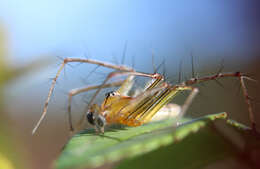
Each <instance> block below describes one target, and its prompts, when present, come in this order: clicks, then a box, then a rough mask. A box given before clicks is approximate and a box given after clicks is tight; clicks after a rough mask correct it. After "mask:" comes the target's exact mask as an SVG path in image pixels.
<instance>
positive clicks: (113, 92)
mask: <svg viewBox="0 0 260 169" xmlns="http://www.w3.org/2000/svg"><path fill="white" fill-rule="evenodd" d="M116 95H118V93H117V92H115V91H111V92H108V93H106V94H105V96H106V98H108V97H111V96H116Z"/></svg>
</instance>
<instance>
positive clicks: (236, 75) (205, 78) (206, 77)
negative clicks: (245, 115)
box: [181, 72, 256, 131]
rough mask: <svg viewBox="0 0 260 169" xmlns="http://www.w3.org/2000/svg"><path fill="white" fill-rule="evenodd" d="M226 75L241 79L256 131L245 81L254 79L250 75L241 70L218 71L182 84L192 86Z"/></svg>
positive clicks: (254, 127) (251, 120) (250, 117)
mask: <svg viewBox="0 0 260 169" xmlns="http://www.w3.org/2000/svg"><path fill="white" fill-rule="evenodd" d="M225 77H235V78H238V79H239V81H240V84H241V87H242V91H243V95H244V99H245V102H246V104H247V106H248V112H249V120H250V122H251V127H252V130H253V131H256V122H255V117H254V113H253V109H252V104H251V101H250V97H249V95H248V91H247V88H246V85H245V81H244V79H248V80H252V79H251V78H250V77H249V76H247V75H245V74H243V73H241V72H231V73H217V74H215V75H211V76H205V77H200V78H192V79H190V80H187V81H184V82H182V83H181V84H182V85H188V86H191V85H194V84H198V83H203V82H206V81H211V80H217V79H221V78H225Z"/></svg>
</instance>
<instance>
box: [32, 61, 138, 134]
mask: <svg viewBox="0 0 260 169" xmlns="http://www.w3.org/2000/svg"><path fill="white" fill-rule="evenodd" d="M72 62H77V63H89V64H95V65H99V66H103V67H107V68H111V69H115V70H118V71H128V72H134V69H132V68H130V67H127V66H124V65H115V64H111V63H107V62H101V61H97V60H93V59H82V58H65V59H64V60H63V63H62V64H61V65H60V67H59V69H58V71H57V73H56V75H55V77H54V78H53V80H52V84H51V87H50V89H49V92H48V96H47V98H46V101H45V104H44V108H43V111H42V115H41V117H40V119H39V121H38V122H37V123H36V125H35V127H34V128H33V130H32V134H34V133H35V132H36V130H37V129H38V128H39V126H40V124H41V122H42V120H43V119H44V117H45V116H46V113H47V109H48V104H49V101H50V99H51V95H52V93H53V90H54V87H55V84H56V82H57V79H58V77H59V76H60V73H61V72H62V70H63V69H64V67H65V65H66V64H67V63H72Z"/></svg>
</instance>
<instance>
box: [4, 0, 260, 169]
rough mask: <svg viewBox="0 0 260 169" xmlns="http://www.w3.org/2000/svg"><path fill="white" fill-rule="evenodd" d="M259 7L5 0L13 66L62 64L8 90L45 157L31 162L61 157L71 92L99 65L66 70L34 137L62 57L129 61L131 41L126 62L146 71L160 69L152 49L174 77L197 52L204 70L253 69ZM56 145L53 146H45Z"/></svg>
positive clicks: (238, 1) (19, 122) (239, 0)
mask: <svg viewBox="0 0 260 169" xmlns="http://www.w3.org/2000/svg"><path fill="white" fill-rule="evenodd" d="M258 6H259V5H258V2H257V1H243V0H230V1H224V0H218V1H216V0H215V1H208V0H200V1H188V0H183V1H173V0H165V1H159V0H143V1H138V0H131V1H120V0H110V1H107V0H98V1H90V0H76V1H62V0H56V1H50V0H44V1H42V0H41V1H33V0H9V1H4V0H1V1H0V24H1V26H2V27H3V29H4V30H5V32H6V36H7V40H8V41H7V46H8V49H7V52H8V53H7V55H6V56H5V57H6V58H7V59H8V61H9V65H10V66H13V67H19V66H22V65H26V64H29V63H31V62H32V61H34V60H37V59H39V58H42V57H46V58H50V59H51V60H52V63H54V64H50V65H49V66H48V67H47V68H46V69H39V70H38V71H34V73H30V74H28V75H27V76H24V77H22V78H19V79H18V80H15V81H12V82H11V83H10V85H9V86H8V87H7V89H6V91H5V92H6V99H7V101H8V107H7V110H8V112H9V114H10V116H11V119H13V121H14V124H13V125H14V128H19V129H18V133H19V134H20V136H22V138H23V142H24V145H26V146H27V147H28V151H29V153H28V154H29V155H28V156H29V157H28V158H31V157H33V156H34V155H33V154H35V153H37V154H42V155H41V156H39V157H35V156H34V157H33V158H35V160H34V162H33V164H31V165H32V166H34V167H35V166H38V167H39V164H41V165H42V168H46V166H49V164H50V161H51V160H52V159H53V158H54V157H55V156H56V155H57V154H58V152H59V150H60V148H61V147H62V145H63V144H64V140H66V137H67V134H68V131H67V124H65V123H66V122H67V121H66V115H65V113H63V112H65V110H63V109H64V107H65V106H64V105H65V103H66V99H67V98H66V97H65V96H66V94H65V93H66V92H68V91H69V89H71V88H75V87H80V86H82V85H84V82H82V77H83V78H84V75H85V76H86V75H87V74H88V72H90V71H91V70H92V69H93V67H91V66H83V65H80V66H75V69H74V67H72V68H71V67H68V68H67V69H66V75H65V77H64V76H62V77H61V79H60V81H59V82H58V85H57V86H58V87H57V90H56V93H55V94H54V97H53V99H52V101H51V105H50V110H49V112H48V115H47V120H45V121H44V123H43V124H42V126H41V127H40V130H39V133H38V135H36V136H34V137H31V136H30V133H31V129H32V127H33V125H34V124H35V123H36V121H37V119H38V118H39V116H40V112H41V109H42V107H43V104H44V99H45V98H46V96H47V91H48V88H49V86H50V80H49V78H51V77H53V76H54V73H55V72H56V71H57V67H58V65H59V63H60V62H61V61H60V59H59V58H58V57H57V56H60V57H64V58H65V57H87V58H92V59H97V60H102V61H109V62H113V63H121V60H122V55H123V54H122V53H123V51H124V46H125V44H127V50H126V60H125V62H124V63H125V64H127V65H134V67H135V68H136V69H137V70H140V71H143V72H152V71H153V69H152V67H153V66H152V54H154V60H155V63H156V65H159V64H160V63H161V62H163V60H165V62H166V65H165V67H166V70H167V72H166V73H168V74H170V75H177V74H178V69H179V63H180V62H181V60H182V61H183V63H184V67H186V68H187V69H185V68H184V70H187V71H190V67H191V66H190V55H191V53H192V54H193V55H194V58H195V61H194V64H195V67H196V68H197V71H199V70H198V69H203V68H204V67H206V68H211V70H215V71H217V70H218V68H219V67H220V62H221V60H223V59H224V67H225V70H228V71H239V70H246V71H247V67H248V65H250V64H251V63H252V62H254V61H255V60H256V59H258V58H259V53H260V52H259V47H258V45H259V44H260V38H259V37H260V33H259V28H260V27H259V19H260V17H259V12H258V9H259V8H258ZM185 65H186V66H185ZM78 67H79V69H76V68H78ZM213 72H214V71H213ZM206 73H207V72H206ZM187 74H189V72H188V73H187ZM102 77H104V76H102ZM102 77H101V78H102ZM101 78H100V79H101ZM64 79H65V80H66V81H64ZM88 82H91V81H88ZM79 104H80V103H79ZM57 105H59V106H57ZM61 110H62V111H61ZM245 117H247V116H245ZM53 119H56V120H53ZM57 121H60V124H59V125H58V124H57ZM54 142H55V143H54ZM49 146H52V147H53V151H51V152H50V151H47V150H46V149H45V148H44V147H46V148H47V147H49Z"/></svg>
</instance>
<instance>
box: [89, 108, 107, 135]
mask: <svg viewBox="0 0 260 169" xmlns="http://www.w3.org/2000/svg"><path fill="white" fill-rule="evenodd" d="M86 118H87V121H88V122H89V124H91V125H93V126H95V128H96V130H97V132H99V133H104V128H105V125H106V119H105V117H104V116H102V115H100V114H99V115H95V114H94V113H93V112H92V111H89V112H87V113H86Z"/></svg>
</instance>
